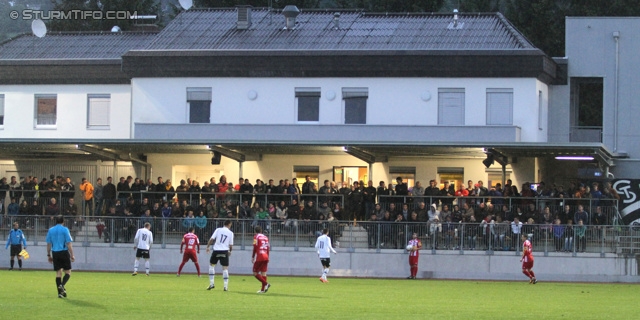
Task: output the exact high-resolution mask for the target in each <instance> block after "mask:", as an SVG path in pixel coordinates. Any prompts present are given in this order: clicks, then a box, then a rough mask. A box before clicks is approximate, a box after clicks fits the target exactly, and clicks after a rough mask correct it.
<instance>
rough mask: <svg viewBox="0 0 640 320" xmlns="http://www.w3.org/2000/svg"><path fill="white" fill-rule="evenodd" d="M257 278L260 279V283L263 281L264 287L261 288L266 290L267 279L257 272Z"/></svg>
mask: <svg viewBox="0 0 640 320" xmlns="http://www.w3.org/2000/svg"><path fill="white" fill-rule="evenodd" d="M256 279H258V281H260V283H262V287H261V289H260V290H262V291H264V286H266V285H267V280H266V279H265V278H264V277H263V276H262V275H261V274H259V273H258V274H256Z"/></svg>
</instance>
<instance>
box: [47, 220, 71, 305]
mask: <svg viewBox="0 0 640 320" xmlns="http://www.w3.org/2000/svg"><path fill="white" fill-rule="evenodd" d="M72 241H73V240H72V239H71V234H70V233H69V229H68V228H67V227H65V226H64V217H63V216H57V217H56V225H55V226H53V227H51V228H50V229H49V232H48V233H47V259H48V260H49V263H53V270H55V271H56V288H57V289H58V298H66V297H67V290H66V289H65V287H64V286H65V284H67V281H69V278H70V277H71V262H74V261H75V260H76V258H75V256H74V255H73V246H72V245H71V242H72ZM62 270H64V273H65V275H64V278H62Z"/></svg>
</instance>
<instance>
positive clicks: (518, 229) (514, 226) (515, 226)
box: [511, 217, 522, 250]
mask: <svg viewBox="0 0 640 320" xmlns="http://www.w3.org/2000/svg"><path fill="white" fill-rule="evenodd" d="M520 233H522V222H520V218H519V217H514V218H513V221H512V222H511V241H512V242H511V247H512V248H514V250H515V249H516V248H518V246H519V243H518V241H519V237H520Z"/></svg>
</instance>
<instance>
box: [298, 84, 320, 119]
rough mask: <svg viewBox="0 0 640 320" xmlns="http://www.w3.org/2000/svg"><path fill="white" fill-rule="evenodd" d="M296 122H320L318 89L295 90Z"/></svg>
mask: <svg viewBox="0 0 640 320" xmlns="http://www.w3.org/2000/svg"><path fill="white" fill-rule="evenodd" d="M296 112H297V120H298V122H307V121H313V122H318V121H320V88H296Z"/></svg>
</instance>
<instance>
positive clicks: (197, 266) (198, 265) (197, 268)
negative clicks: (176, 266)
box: [180, 262, 200, 277]
mask: <svg viewBox="0 0 640 320" xmlns="http://www.w3.org/2000/svg"><path fill="white" fill-rule="evenodd" d="M180 270H182V268H180ZM196 270H197V271H198V277H199V276H200V264H198V263H197V262H196Z"/></svg>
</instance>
